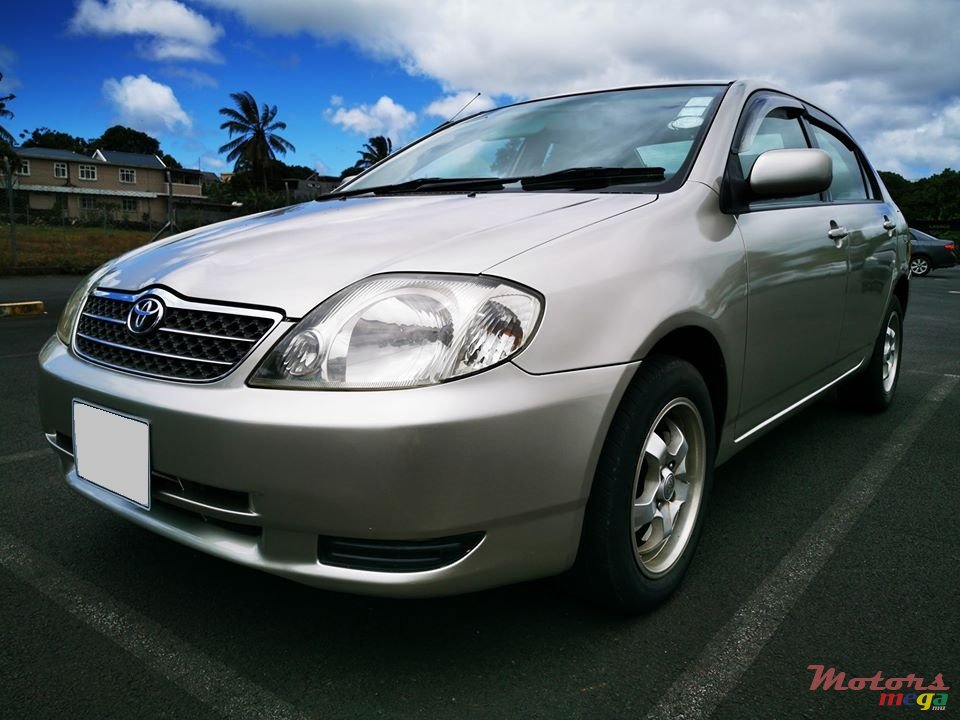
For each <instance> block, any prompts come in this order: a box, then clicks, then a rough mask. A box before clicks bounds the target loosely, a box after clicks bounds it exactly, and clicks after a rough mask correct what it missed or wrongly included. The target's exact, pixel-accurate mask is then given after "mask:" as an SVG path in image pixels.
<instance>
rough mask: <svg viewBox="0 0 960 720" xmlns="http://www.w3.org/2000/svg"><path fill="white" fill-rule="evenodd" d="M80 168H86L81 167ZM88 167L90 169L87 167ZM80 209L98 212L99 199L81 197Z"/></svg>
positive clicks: (87, 196) (86, 196)
mask: <svg viewBox="0 0 960 720" xmlns="http://www.w3.org/2000/svg"><path fill="white" fill-rule="evenodd" d="M80 167H84V166H83V165H81V166H80ZM86 167H90V166H89V165H87V166H86ZM80 209H81V210H96V209H97V199H96V198H95V197H90V196H89V195H81V196H80Z"/></svg>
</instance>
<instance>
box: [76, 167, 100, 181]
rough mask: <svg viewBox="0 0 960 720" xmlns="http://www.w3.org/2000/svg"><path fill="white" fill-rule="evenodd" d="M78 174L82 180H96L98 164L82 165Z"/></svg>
mask: <svg viewBox="0 0 960 720" xmlns="http://www.w3.org/2000/svg"><path fill="white" fill-rule="evenodd" d="M78 176H79V178H80V179H81V180H96V179H97V166H96V165H81V166H80V169H79V172H78Z"/></svg>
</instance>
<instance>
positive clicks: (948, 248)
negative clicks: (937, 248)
mask: <svg viewBox="0 0 960 720" xmlns="http://www.w3.org/2000/svg"><path fill="white" fill-rule="evenodd" d="M943 247H944V248H946V249H947V250H949V251H950V252H953V251H954V249H955V248H956V247H957V246H956V245H954V244H953V243H950V244H948V245H944V246H943Z"/></svg>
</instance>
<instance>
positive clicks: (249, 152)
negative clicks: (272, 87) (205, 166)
mask: <svg viewBox="0 0 960 720" xmlns="http://www.w3.org/2000/svg"><path fill="white" fill-rule="evenodd" d="M230 97H231V98H233V102H234V104H235V105H236V107H237V109H236V110H234V109H233V108H229V107H225V108H220V114H221V115H226V116H227V118H229V119H228V120H227V121H226V122H224V123H223V124H222V125H221V126H220V129H221V130H227V131H228V132H229V133H230V137H231V138H233V139H232V140H230V142H228V143H227V144H226V145H224V146H222V147H221V148H220V150H219V151H218V152H222V153H223V152H225V153H229V155H227V160H230V161H235V165H234V171H235V172H240V171H241V170H246V169H249V170H251V171H253V172H255V173H259V174H260V175H261V176H262V177H263V189H264V190H266V189H267V165H268V164H269V163H270V162H271V161H273V160H276V159H277V153H280V154H281V155H286V154H287V150H293V151H294V152H296V148H295V147H294V146H293V143H291V142H289V141H287V140H285V139H284V138H282V137H280V136H279V135H275V134H274V131H275V130H286V129H287V124H286V123H285V122H281V121H279V120H274V118H275V117H276V116H277V106H276V105H274V106H272V107H271V106H269V105H267V104H266V103H264V104H263V108H262V109H259V108H258V107H257V101H256V100H254V99H253V95H251V94H250V93H249V92H247V91H246V90H244V91H243V92H238V93H230ZM234 135H238V136H239V137H236V138H234V137H233V136H234Z"/></svg>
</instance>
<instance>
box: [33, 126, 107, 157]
mask: <svg viewBox="0 0 960 720" xmlns="http://www.w3.org/2000/svg"><path fill="white" fill-rule="evenodd" d="M20 147H25V148H31V147H39V148H49V149H51V150H69V151H70V152H75V153H80V154H81V155H90V154H91V153H92V152H93V150H94V148H92V147H91V146H90V141H89V140H84V139H83V138H82V137H79V136H74V135H70V134H69V133H65V132H60V131H58V130H51V129H50V128H47V127H39V128H35V129H34V130H33V131H32V132H30V133H28V132H27V131H26V130H24V131H23V132H22V133H20Z"/></svg>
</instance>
